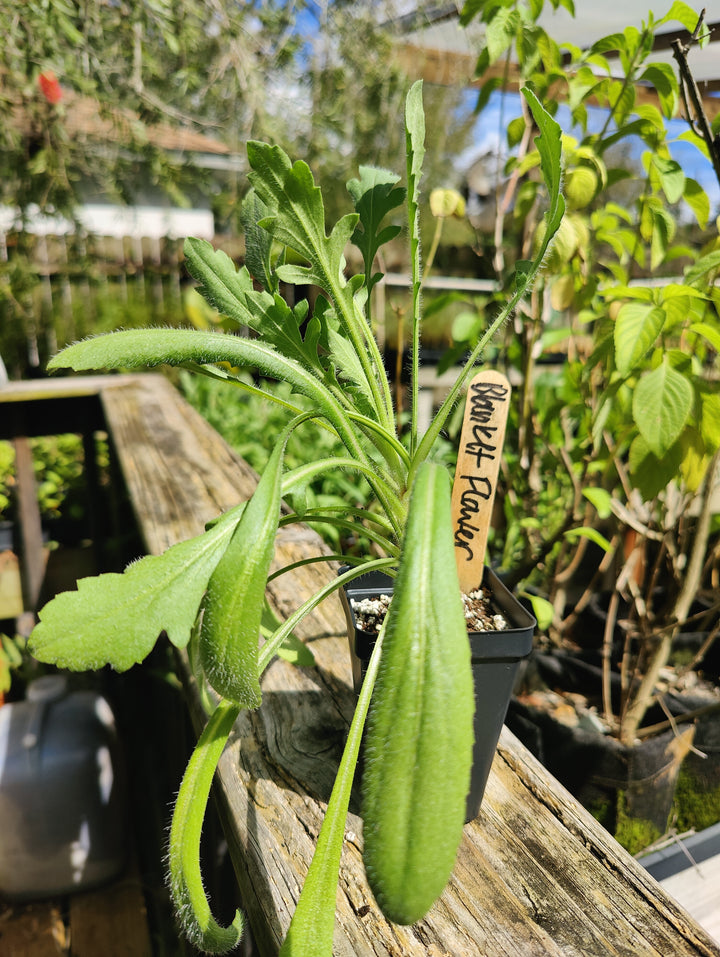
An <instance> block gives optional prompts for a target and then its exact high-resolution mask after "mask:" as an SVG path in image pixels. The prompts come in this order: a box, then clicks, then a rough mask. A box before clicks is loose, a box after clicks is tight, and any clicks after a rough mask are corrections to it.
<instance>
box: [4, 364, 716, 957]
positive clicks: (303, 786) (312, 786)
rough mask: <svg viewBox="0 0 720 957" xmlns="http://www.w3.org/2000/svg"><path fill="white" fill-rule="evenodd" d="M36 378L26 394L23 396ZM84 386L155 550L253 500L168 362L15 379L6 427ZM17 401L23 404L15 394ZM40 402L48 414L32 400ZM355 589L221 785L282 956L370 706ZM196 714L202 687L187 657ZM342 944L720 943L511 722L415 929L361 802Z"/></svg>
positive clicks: (348, 862)
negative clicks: (363, 702) (354, 726)
mask: <svg viewBox="0 0 720 957" xmlns="http://www.w3.org/2000/svg"><path fill="white" fill-rule="evenodd" d="M23 390H24V393H23ZM73 393H74V395H75V397H77V395H78V394H79V393H80V394H84V395H85V396H86V397H87V399H88V401H90V400H91V399H92V401H93V402H95V403H98V402H99V408H100V411H101V412H102V417H103V420H104V424H105V428H106V429H107V431H108V432H109V434H110V436H111V439H112V444H113V447H114V449H115V451H116V454H117V457H118V460H119V465H120V467H121V470H122V474H123V476H124V481H125V484H126V486H127V490H128V493H129V496H130V499H131V501H132V504H133V507H134V510H135V516H136V519H137V524H138V527H139V529H140V532H141V535H142V538H143V541H144V543H145V548H146V550H147V552H148V553H152V554H157V553H159V552H160V551H162V550H163V549H165V548H166V547H167V546H169V545H172V544H173V543H174V542H177V541H180V540H181V539H184V538H186V537H188V536H190V535H194V534H197V533H199V532H200V531H202V529H203V527H204V525H205V523H206V522H207V521H208V520H209V519H211V518H213V517H214V516H215V515H216V514H217V513H218V512H220V511H222V510H224V509H227V508H229V507H230V506H232V505H234V504H235V503H236V502H237V501H238V500H240V499H242V498H245V497H246V496H247V495H248V494H249V493H250V492H251V490H252V488H253V487H254V484H255V476H254V474H253V473H252V471H251V470H250V469H249V468H248V467H247V465H246V464H245V463H244V462H242V461H241V460H240V459H239V458H238V457H237V456H236V455H235V454H234V453H233V452H232V450H231V449H230V448H229V447H228V446H227V445H226V444H225V443H224V441H223V440H222V439H221V438H220V437H219V436H218V435H217V434H216V433H215V432H214V431H213V430H212V429H211V428H210V427H209V426H208V425H207V424H206V423H205V422H204V420H203V419H202V418H201V417H200V416H199V415H198V414H197V413H196V412H194V410H192V409H191V408H190V407H189V406H188V405H187V404H186V403H185V402H184V400H183V399H181V397H180V396H179V395H178V393H177V392H176V391H175V390H174V389H173V387H172V386H171V385H170V383H169V382H168V381H166V380H165V379H164V378H162V377H161V376H158V375H147V376H134V377H106V378H102V377H96V378H91V379H63V380H57V381H48V382H43V383H35V384H33V385H32V386H30V385H26V386H12V385H10V386H8V387H6V389H5V390H0V422H6V421H10V417H9V416H8V414H7V411H8V409H9V406H10V404H11V403H15V404H16V405H15V411H14V419H15V420H17V419H18V417H19V410H20V408H21V407H22V408H23V410H24V412H23V414H24V415H25V416H26V421H28V422H31V421H32V422H36V421H41V420H42V417H43V413H42V409H43V408H46V409H47V408H50V407H51V406H52V405H53V404H55V403H59V402H61V401H63V399H64V398H65V399H68V398H70V397H72V395H73ZM2 403H8V404H7V405H3V404H2ZM32 409H34V410H35V411H34V412H32V411H31V410H32ZM322 547H323V546H322V543H321V542H320V540H319V538H318V537H317V535H315V534H314V533H313V532H312V531H310V530H308V529H297V528H295V529H288V530H284V531H283V532H282V533H281V534H280V535H279V536H278V543H277V548H278V560H279V561H282V563H285V562H287V561H288V560H289V559H296V558H301V557H304V556H307V555H310V554H312V553H314V552H317V550H318V549H321V548H322ZM319 569H320V566H314V565H313V566H307V567H305V568H303V569H298V570H297V571H295V572H293V573H291V574H288V575H284V576H281V577H280V578H279V579H277V580H276V581H275V583H274V585H273V592H272V594H271V596H270V598H271V602H272V604H273V605H274V607H275V609H276V611H277V613H278V614H279V615H281V616H283V615H286V614H287V613H288V612H289V611H291V610H293V609H294V608H296V607H297V606H298V604H300V602H301V601H302V600H303V599H304V598H305V597H307V595H308V594H309V593H310V592H311V591H314V590H315V588H316V586H317V584H318V581H319V580H320V579H321V578H323V576H324V577H325V578H326V577H327V576H329V575H332V574H333V571H332V570H328V569H326V570H324V571H322V570H319ZM342 632H343V616H342V612H341V609H340V604H339V601H328V602H326V603H325V605H324V606H321V607H320V608H319V610H318V611H317V613H316V614H314V615H313V616H312V617H311V618H309V619H308V620H307V621H306V622H305V624H304V626H303V628H301V629H299V633H300V636H301V637H302V638H303V639H304V640H306V641H307V642H308V643H310V644H311V647H312V650H313V652H314V654H315V659H316V666H315V667H314V668H295V667H293V666H291V665H290V664H288V663H287V662H285V661H282V660H279V659H278V660H276V661H275V662H274V663H273V664H272V665H271V666H270V668H269V669H268V671H267V672H266V674H265V677H264V679H263V703H262V706H261V707H260V708H259V709H257V710H256V711H252V712H246V713H244V714H243V715H241V717H240V719H239V720H238V722H237V724H236V727H235V730H234V733H233V735H232V737H231V740H230V742H229V745H228V747H227V749H226V751H225V754H224V756H223V758H222V760H221V764H220V768H219V773H218V780H217V795H218V799H219V803H220V805H221V811H222V817H223V820H224V826H225V831H226V837H227V840H228V842H229V845H230V848H231V853H232V855H233V860H234V863H235V868H236V872H237V878H238V882H239V885H240V890H241V895H242V899H243V906H244V909H245V911H246V913H247V915H248V918H249V920H250V923H251V926H252V931H253V935H254V937H255V941H256V944H257V947H258V949H259V951H260V953H261V954H263V955H272V954H276V953H277V951H278V948H279V945H280V942H281V940H282V939H283V937H284V935H285V932H286V931H287V928H288V924H289V922H290V918H291V916H292V913H293V910H294V907H295V903H296V901H297V898H298V895H299V893H300V890H301V887H302V884H303V881H304V878H305V874H306V872H307V868H308V865H309V863H310V860H311V857H312V854H313V850H314V846H315V839H316V837H317V834H318V831H319V829H320V825H321V823H322V819H323V814H324V811H325V806H326V801H327V799H328V796H329V794H330V789H331V786H332V782H333V779H334V775H335V771H336V769H337V765H338V761H339V757H340V753H341V750H342V746H343V741H344V737H345V734H346V732H347V728H348V725H349V721H350V717H351V714H352V711H353V706H354V696H353V692H352V690H351V676H350V663H349V658H348V654H347V649H346V643H345V640H344V638H343V636H342ZM179 668H180V672H181V674H182V677H183V681H184V684H185V688H186V691H187V700H188V705H189V708H190V710H191V714H192V717H193V720H194V722H195V724H196V726H197V727H198V728H199V727H200V726H201V725H202V723H203V721H204V720H205V716H204V712H203V710H202V707H201V705H200V701H199V698H198V695H197V689H196V688H195V686H194V683H193V680H192V678H191V677H190V675H189V673H188V670H187V668H185V667H184V663H183V660H182V656H181V657H180V663H179ZM336 915H337V919H336V930H335V946H334V953H335V954H336V955H337V957H370V955H374V957H377V955H381V954H396V955H402V957H406V955H407V957H413V955H418V957H420V955H423V957H428V955H431V957H446V955H451V957H475V955H477V957H508V955H512V957H571V955H572V957H608V955H611V954H613V955H627V957H631V955H632V957H670V955H672V957H691V955H692V957H699V955H704V957H709V955H715V957H718V955H720V948H718V947H717V946H716V945H715V943H714V942H713V941H712V940H711V939H710V938H709V937H708V935H707V934H706V933H705V932H704V931H703V930H702V929H701V928H700V927H699V926H698V925H697V924H696V923H695V921H694V920H693V919H692V918H691V917H690V916H689V915H688V914H687V913H686V912H684V911H683V910H682V909H681V908H680V906H679V905H678V904H676V903H675V902H674V901H673V900H672V899H671V898H670V897H668V896H667V894H666V893H665V892H664V891H663V890H662V888H661V887H660V886H659V885H658V884H657V883H656V882H655V880H654V879H653V878H651V877H650V876H649V875H648V874H647V872H646V871H645V870H644V869H643V868H642V867H641V866H640V865H639V864H638V863H637V862H636V861H635V860H634V859H633V858H632V857H630V856H629V855H628V854H627V853H626V852H625V851H624V850H623V849H622V848H621V847H620V846H619V845H618V844H617V843H616V842H615V841H614V839H613V838H612V837H611V836H610V835H609V834H608V833H607V832H606V831H605V830H604V829H603V828H602V827H601V826H600V825H599V824H598V823H597V822H596V821H595V820H594V819H593V818H592V817H591V816H590V815H589V814H588V813H587V812H586V811H585V810H584V809H583V808H582V807H580V805H579V804H578V803H577V802H576V801H575V800H574V799H573V798H572V797H571V796H570V795H569V794H568V792H567V791H565V790H564V789H563V788H562V787H561V786H560V785H559V784H558V783H557V782H556V781H555V780H554V779H553V778H552V777H551V776H550V775H549V774H548V773H547V772H546V771H545V770H544V769H543V768H542V766H541V765H540V764H539V763H538V762H537V761H536V760H535V759H534V758H533V757H532V756H531V755H530V754H529V753H528V751H527V750H525V748H523V747H522V746H521V745H520V744H519V742H518V741H517V740H516V739H515V738H514V737H513V736H512V735H511V734H510V733H509V732H507V731H504V732H503V734H502V736H501V740H500V744H499V747H498V751H497V756H496V760H495V763H494V765H493V769H492V773H491V776H490V780H489V782H488V786H487V791H486V795H485V799H484V803H483V807H482V810H481V813H480V816H479V817H478V818H477V819H476V820H474V821H472V822H471V823H470V824H468V825H466V827H465V830H464V837H463V841H462V844H461V846H460V850H459V854H458V858H457V863H456V867H455V871H454V875H453V877H452V879H451V881H450V884H449V885H448V887H447V889H446V890H445V892H444V893H443V895H442V897H441V898H440V899H439V901H438V902H437V903H436V904H435V906H434V907H433V908H432V910H431V911H430V913H429V914H428V915H427V917H426V918H425V919H424V920H423V921H421V922H420V923H419V924H417V925H414V926H413V927H398V926H394V925H392V924H390V923H388V921H386V920H385V919H384V918H383V917H382V915H381V914H380V912H379V910H378V908H377V907H376V906H375V903H374V901H373V898H372V895H371V893H370V891H369V889H368V886H367V883H366V880H365V875H364V870H363V864H362V820H361V818H360V817H359V814H358V805H357V801H355V802H353V804H352V806H351V813H350V814H349V815H348V819H347V826H346V841H345V847H344V850H343V856H342V866H341V883H340V888H339V891H338V895H337V910H336Z"/></svg>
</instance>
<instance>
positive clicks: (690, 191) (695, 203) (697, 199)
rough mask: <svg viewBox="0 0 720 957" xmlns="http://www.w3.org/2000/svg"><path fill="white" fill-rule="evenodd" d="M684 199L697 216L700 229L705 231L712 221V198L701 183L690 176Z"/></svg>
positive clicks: (687, 180)
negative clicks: (709, 221)
mask: <svg viewBox="0 0 720 957" xmlns="http://www.w3.org/2000/svg"><path fill="white" fill-rule="evenodd" d="M683 199H684V200H685V202H686V203H687V204H688V206H689V207H690V209H691V210H692V211H693V213H694V214H695V219H696V220H697V224H698V226H699V227H700V229H705V227H706V226H707V224H708V220H709V219H710V197H709V196H708V194H707V193H706V192H705V190H704V189H703V188H702V186H701V185H700V183H698V181H697V180H695V179H691V178H690V177H689V176H688V177H687V178H686V179H685V191H684V192H683Z"/></svg>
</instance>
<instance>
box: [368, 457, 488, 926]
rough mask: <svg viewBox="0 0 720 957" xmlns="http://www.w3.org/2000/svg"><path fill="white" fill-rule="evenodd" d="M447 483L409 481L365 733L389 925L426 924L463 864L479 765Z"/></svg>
mask: <svg viewBox="0 0 720 957" xmlns="http://www.w3.org/2000/svg"><path fill="white" fill-rule="evenodd" d="M451 529H452V523H451V517H450V478H449V476H448V473H447V471H446V469H444V468H443V467H441V466H439V465H436V464H433V463H430V462H425V463H423V464H422V465H421V466H420V468H419V469H418V472H417V478H416V479H415V483H414V484H413V488H412V492H411V496H410V505H409V513H408V521H407V527H406V532H405V538H404V541H403V546H402V553H401V557H400V565H399V569H398V576H397V579H396V581H395V587H394V592H393V600H392V604H391V605H390V611H389V613H388V617H387V623H386V627H385V647H384V649H383V654H382V658H381V661H380V670H379V673H378V679H377V686H376V689H375V696H374V697H373V705H372V710H371V713H370V719H369V727H368V730H367V736H366V751H365V754H366V763H365V771H364V777H363V820H364V822H365V827H364V837H365V850H364V860H365V868H366V871H367V874H368V879H369V882H370V886H371V888H372V891H373V894H374V895H375V899H376V900H377V902H378V904H379V905H380V907H381V909H382V911H383V913H384V914H385V916H386V917H388V918H389V919H390V920H393V921H395V922H396V923H400V924H411V923H414V922H415V921H416V920H419V919H420V918H421V917H422V916H423V915H424V914H425V913H426V912H427V910H428V909H429V908H430V906H431V905H432V903H433V902H434V901H435V899H436V898H437V897H438V896H439V895H440V893H441V892H442V890H443V888H444V887H445V884H446V883H447V880H448V878H449V876H450V873H451V871H452V868H453V864H454V862H455V854H456V851H457V847H458V844H459V842H460V838H461V836H462V828H463V822H464V819H465V798H466V795H467V792H468V787H469V783H470V765H471V762H472V741H473V731H472V723H473V713H474V707H475V706H474V694H473V682H472V675H471V670H470V645H469V642H468V638H467V626H466V623H465V616H464V613H463V607H462V600H461V598H460V586H459V583H458V577H457V569H456V564H455V554H454V551H455V550H454V545H453V537H452V531H451Z"/></svg>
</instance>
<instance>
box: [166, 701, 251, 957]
mask: <svg viewBox="0 0 720 957" xmlns="http://www.w3.org/2000/svg"><path fill="white" fill-rule="evenodd" d="M240 710H241V709H240V705H237V704H235V703H234V702H231V701H225V700H221V701H220V703H219V704H218V705H217V707H216V708H215V711H214V712H213V713H212V714H211V716H210V719H209V720H208V723H207V724H206V725H205V730H204V731H203V733H202V734H201V736H200V739H199V741H198V743H197V745H196V746H195V750H194V751H193V753H192V755H191V757H190V761H189V762H188V766H187V770H186V771H185V774H184V776H183V779H182V784H181V785H180V791H179V792H178V796H177V801H176V802H175V809H174V811H173V817H172V824H171V826H170V853H169V857H168V861H169V881H168V882H169V886H170V892H171V894H172V898H173V903H174V905H175V909H176V911H177V913H178V915H179V917H180V921H181V923H182V926H183V930H184V932H185V934H186V935H187V937H188V939H189V940H190V941H191V942H192V943H193V944H195V945H196V946H197V947H199V948H200V949H201V950H204V951H206V952H207V953H210V954H225V953H227V952H228V951H230V950H232V949H233V948H234V947H236V946H237V944H238V943H239V941H240V938H241V936H242V932H243V927H244V918H243V915H242V913H241V912H240V911H239V910H238V911H236V913H235V918H234V920H233V922H232V924H230V925H229V926H228V927H221V926H220V925H219V924H218V923H217V922H216V921H215V919H214V918H213V916H212V913H211V911H210V904H209V903H208V899H207V896H206V894H205V889H204V888H203V883H202V874H201V872H200V836H201V833H202V826H203V821H204V819H205V810H206V808H207V803H208V799H209V797H210V788H211V786H212V781H213V776H214V775H215V770H216V768H217V766H218V762H219V761H220V756H221V755H222V753H223V750H224V748H225V744H226V742H227V739H228V737H229V736H230V732H231V730H232V727H233V724H234V723H235V721H236V719H237V716H238V715H239V714H240Z"/></svg>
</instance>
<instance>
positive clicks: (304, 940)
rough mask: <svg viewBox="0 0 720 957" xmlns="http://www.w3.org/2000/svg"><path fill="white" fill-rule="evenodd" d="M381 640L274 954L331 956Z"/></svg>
mask: <svg viewBox="0 0 720 957" xmlns="http://www.w3.org/2000/svg"><path fill="white" fill-rule="evenodd" d="M382 643H383V635H382V632H381V634H380V635H379V636H378V640H377V643H376V646H375V649H374V651H373V654H372V657H371V658H370V662H369V664H368V670H367V673H366V675H365V679H364V681H363V686H362V688H361V690H360V696H359V698H358V703H357V706H356V707H355V714H354V715H353V719H352V723H351V724H350V731H349V732H348V737H347V741H346V742H345V749H344V750H343V756H342V759H341V761H340V767H339V768H338V773H337V775H336V777H335V783H334V784H333V789H332V794H331V795H330V800H329V801H328V806H327V812H326V814H325V819H324V820H323V823H322V827H321V828H320V834H319V836H318V841H317V846H316V847H315V853H314V854H313V859H312V861H311V862H310V869H309V870H308V873H307V877H306V878H305V884H304V886H303V889H302V894H301V895H300V899H299V901H298V903H297V907H296V908H295V913H294V914H293V918H292V921H291V923H290V927H289V929H288V933H287V937H286V938H285V942H284V943H283V945H282V948H281V950H280V957H332V949H333V946H332V945H333V929H334V926H335V899H336V896H337V885H338V877H339V873H340V858H341V856H342V849H343V843H344V840H345V822H346V820H347V812H348V807H349V806H350V795H351V793H352V783H353V777H354V774H355V768H356V766H357V761H358V756H359V754H360V744H361V741H362V733H363V728H364V727H365V719H366V717H367V712H368V707H369V705H370V698H371V695H372V691H373V687H374V685H375V677H376V674H377V667H378V661H379V658H380V652H381V651H382Z"/></svg>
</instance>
